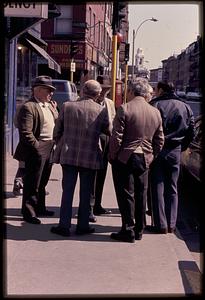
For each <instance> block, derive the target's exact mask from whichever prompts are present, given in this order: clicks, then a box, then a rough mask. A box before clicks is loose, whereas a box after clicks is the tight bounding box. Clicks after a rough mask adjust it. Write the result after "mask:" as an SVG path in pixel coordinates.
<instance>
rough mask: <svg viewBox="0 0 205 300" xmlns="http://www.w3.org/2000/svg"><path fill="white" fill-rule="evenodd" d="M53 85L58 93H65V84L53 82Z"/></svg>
mask: <svg viewBox="0 0 205 300" xmlns="http://www.w3.org/2000/svg"><path fill="white" fill-rule="evenodd" d="M53 85H54V86H55V88H56V91H58V92H65V84H64V83H63V82H53Z"/></svg>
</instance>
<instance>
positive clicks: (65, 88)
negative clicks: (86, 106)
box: [52, 79, 78, 109]
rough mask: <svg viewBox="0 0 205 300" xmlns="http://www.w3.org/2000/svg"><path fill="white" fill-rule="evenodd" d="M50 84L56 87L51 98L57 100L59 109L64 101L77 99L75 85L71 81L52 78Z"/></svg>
mask: <svg viewBox="0 0 205 300" xmlns="http://www.w3.org/2000/svg"><path fill="white" fill-rule="evenodd" d="M52 84H53V86H54V87H55V88H56V90H55V91H54V94H53V100H55V101H56V102H57V104H58V108H59V109H61V106H62V104H63V103H64V102H65V101H76V100H77V99H78V93H77V88H76V85H75V84H74V83H72V82H71V81H68V80H63V79H52Z"/></svg>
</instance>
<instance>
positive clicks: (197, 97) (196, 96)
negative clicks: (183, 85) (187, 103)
mask: <svg viewBox="0 0 205 300" xmlns="http://www.w3.org/2000/svg"><path fill="white" fill-rule="evenodd" d="M186 98H187V99H188V100H189V99H190V100H201V98H202V95H201V93H198V92H188V93H187V94H186Z"/></svg>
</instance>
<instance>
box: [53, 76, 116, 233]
mask: <svg viewBox="0 0 205 300" xmlns="http://www.w3.org/2000/svg"><path fill="white" fill-rule="evenodd" d="M101 91H102V88H101V86H100V83H99V82H97V81H96V80H88V81H86V82H85V83H84V86H83V89H82V97H81V99H80V100H79V101H75V102H66V103H64V104H63V106H62V110H61V112H60V115H59V118H58V120H57V122H56V126H55V129H54V138H55V140H56V143H57V147H56V150H55V151H56V152H57V154H58V155H57V156H56V155H55V153H54V162H56V163H60V164H61V166H62V171H63V178H62V189H63V192H62V198H61V207H60V219H59V224H58V226H54V227H52V228H51V232H52V233H56V234H59V235H62V236H69V235H70V228H71V218H72V203H73V195H74V190H75V186H76V181H77V177H78V175H79V178H80V194H79V196H80V197H79V198H80V200H79V208H78V219H77V227H76V233H77V234H87V233H93V232H94V231H95V228H92V227H90V226H89V212H90V199H91V194H92V192H93V185H94V179H95V173H96V170H98V169H100V168H102V167H103V153H102V150H101V149H100V147H99V137H100V134H101V133H105V134H110V129H109V125H110V124H109V119H108V113H107V110H106V109H105V108H104V107H103V106H101V105H99V104H98V103H97V102H96V100H97V98H98V97H99V95H100V93H101ZM58 145H60V146H58Z"/></svg>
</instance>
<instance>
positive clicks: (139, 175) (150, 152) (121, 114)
mask: <svg viewBox="0 0 205 300" xmlns="http://www.w3.org/2000/svg"><path fill="white" fill-rule="evenodd" d="M151 92H152V87H151V86H150V85H149V84H148V81H147V80H146V79H145V78H137V79H136V81H135V82H132V83H130V84H129V86H128V92H127V103H125V104H123V105H121V106H120V107H119V108H118V110H117V113H116V117H115V119H114V123H113V132H112V135H111V137H110V145H109V159H110V162H111V164H112V171H113V181H114V186H115V191H116V197H117V201H118V206H119V210H120V214H121V218H122V228H121V230H120V232H118V233H112V234H111V238H112V239H115V240H119V241H125V242H131V243H134V242H135V240H140V239H141V238H142V234H143V229H144V227H145V210H146V201H147V188H148V170H149V165H150V163H151V162H152V160H153V158H154V157H156V156H157V154H158V153H159V152H160V151H161V149H162V146H163V144H164V134H163V129H162V119H161V116H160V113H159V111H158V110H157V109H153V108H154V107H152V106H151V105H150V104H149V103H148V101H149V100H150V99H151V95H150V94H151Z"/></svg>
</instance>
